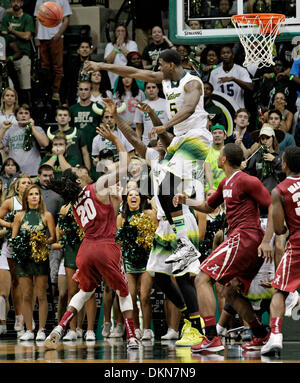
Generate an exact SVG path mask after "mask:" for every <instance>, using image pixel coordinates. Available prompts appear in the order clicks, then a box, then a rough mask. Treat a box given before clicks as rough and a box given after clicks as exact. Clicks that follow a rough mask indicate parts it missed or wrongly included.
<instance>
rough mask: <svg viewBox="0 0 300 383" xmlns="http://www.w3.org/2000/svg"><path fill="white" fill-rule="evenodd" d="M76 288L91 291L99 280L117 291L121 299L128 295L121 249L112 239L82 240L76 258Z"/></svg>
mask: <svg viewBox="0 0 300 383" xmlns="http://www.w3.org/2000/svg"><path fill="white" fill-rule="evenodd" d="M76 266H77V268H78V270H79V271H78V274H77V279H78V280H79V285H78V287H79V288H80V289H82V290H83V291H86V292H88V291H92V290H94V289H95V288H96V287H97V286H98V285H99V282H100V281H101V279H102V278H103V279H105V281H106V282H107V284H108V285H109V286H110V287H111V288H112V289H113V290H115V291H116V290H119V291H120V296H121V297H126V296H127V295H128V294H129V289H128V281H127V278H126V275H125V271H124V267H123V258H122V254H121V248H120V246H119V245H118V244H116V242H115V241H114V240H113V239H100V240H95V239H89V238H84V240H83V242H82V244H81V246H80V248H79V251H78V254H77V257H76Z"/></svg>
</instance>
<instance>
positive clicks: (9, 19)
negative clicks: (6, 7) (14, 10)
mask: <svg viewBox="0 0 300 383" xmlns="http://www.w3.org/2000/svg"><path fill="white" fill-rule="evenodd" d="M9 23H11V25H12V28H13V29H15V30H16V31H20V32H31V33H34V22H33V18H32V16H30V15H29V14H28V13H23V15H22V16H21V17H16V16H14V15H10V14H7V15H6V16H4V18H3V20H2V26H1V29H2V31H7V32H9V31H8V25H9ZM16 42H17V45H18V47H19V49H20V51H21V52H22V53H23V54H26V55H28V56H30V53H31V45H30V41H28V40H24V39H20V38H18V37H16Z"/></svg>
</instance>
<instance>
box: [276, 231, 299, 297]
mask: <svg viewBox="0 0 300 383" xmlns="http://www.w3.org/2000/svg"><path fill="white" fill-rule="evenodd" d="M272 286H273V287H274V288H275V289H277V290H281V291H286V292H289V293H293V292H294V291H296V290H297V289H298V287H299V286H300V238H299V235H298V238H295V237H293V236H292V237H290V239H289V241H288V242H287V244H286V247H285V252H284V254H283V257H282V258H281V261H280V263H279V265H278V268H277V270H276V272H275V276H274V279H273V283H272Z"/></svg>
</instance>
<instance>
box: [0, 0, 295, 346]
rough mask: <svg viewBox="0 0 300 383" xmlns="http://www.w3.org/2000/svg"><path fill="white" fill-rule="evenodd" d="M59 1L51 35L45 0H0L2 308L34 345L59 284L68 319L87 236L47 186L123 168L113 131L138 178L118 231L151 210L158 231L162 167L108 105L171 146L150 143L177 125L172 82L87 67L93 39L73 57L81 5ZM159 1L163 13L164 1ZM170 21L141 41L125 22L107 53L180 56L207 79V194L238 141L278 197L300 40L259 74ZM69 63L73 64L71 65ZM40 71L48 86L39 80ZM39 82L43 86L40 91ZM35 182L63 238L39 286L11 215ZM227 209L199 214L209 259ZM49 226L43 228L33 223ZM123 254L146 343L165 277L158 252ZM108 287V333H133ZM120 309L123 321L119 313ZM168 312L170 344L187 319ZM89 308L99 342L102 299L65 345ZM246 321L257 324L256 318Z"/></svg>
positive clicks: (127, 193)
mask: <svg viewBox="0 0 300 383" xmlns="http://www.w3.org/2000/svg"><path fill="white" fill-rule="evenodd" d="M57 2H58V3H60V4H61V5H62V7H63V12H64V17H63V21H62V23H61V24H60V25H59V26H58V27H57V28H51V29H49V28H45V27H43V26H42V25H41V24H40V23H39V22H38V20H37V19H36V14H37V8H38V7H39V5H40V4H41V3H42V0H38V1H37V2H36V4H35V8H34V9H33V7H32V4H31V3H32V2H27V3H26V2H25V1H24V2H23V1H22V0H7V1H4V0H2V1H1V0H0V19H1V20H0V22H1V29H0V31H1V36H3V37H4V38H5V41H6V57H7V58H6V61H5V65H6V66H5V68H6V70H7V78H5V76H4V75H3V73H2V77H1V78H2V83H1V90H0V92H1V105H0V151H1V159H0V161H1V171H0V186H1V188H0V190H1V193H0V201H1V206H0V226H1V230H0V237H1V240H2V244H1V246H2V250H1V262H0V306H1V304H2V305H3V304H4V305H5V304H6V302H7V301H8V299H9V297H10V296H11V299H12V303H13V307H14V311H15V327H14V328H15V330H16V331H17V333H18V336H19V337H20V339H21V340H22V339H23V340H28V339H32V338H30V336H31V335H30V334H29V335H28V334H27V335H26V332H25V328H26V330H27V331H29V332H32V331H33V330H34V325H35V324H34V322H33V317H32V305H30V303H31V302H32V300H33V298H34V297H36V298H37V300H38V303H39V328H38V333H37V337H36V339H37V340H44V339H45V323H46V320H47V302H46V300H47V296H46V289H47V284H48V283H49V284H50V285H51V287H52V290H53V294H54V295H55V294H56V295H57V296H58V311H57V320H59V319H60V318H61V315H62V313H63V312H64V308H65V306H66V303H67V302H68V301H70V299H71V298H72V296H73V295H74V294H75V293H76V292H77V291H78V287H77V284H76V282H75V281H74V278H73V276H74V274H75V272H76V264H75V258H76V251H77V250H78V246H79V244H80V241H79V240H78V238H77V237H76V235H77V236H78V233H77V234H76V233H75V232H72V233H71V231H72V230H73V228H72V225H74V222H73V221H72V220H71V218H70V217H71V213H70V207H69V206H64V205H63V202H62V199H61V198H60V197H59V196H58V195H57V194H56V193H55V192H53V191H51V190H50V189H49V188H48V187H47V180H49V179H50V178H51V177H54V178H56V179H58V178H59V177H60V176H61V174H62V172H63V171H64V170H66V169H68V168H71V167H77V168H78V169H80V170H81V171H82V172H83V173H85V174H86V184H88V183H92V182H94V181H96V180H97V179H98V178H99V176H101V175H103V174H105V173H107V172H109V171H111V169H112V168H114V167H115V166H116V164H117V163H118V160H119V156H118V151H117V148H116V147H115V146H114V145H113V144H112V142H111V141H110V140H108V139H106V138H105V137H103V136H102V135H101V134H100V131H99V126H101V124H104V125H105V126H107V127H109V128H110V129H111V130H112V131H113V132H114V133H115V134H116V135H117V136H118V137H119V139H120V140H121V142H122V143H123V145H124V146H125V148H126V150H127V151H128V153H129V157H130V165H129V171H128V176H127V179H126V180H125V181H124V183H123V184H122V185H121V186H122V190H123V195H122V196H121V198H123V201H122V209H121V211H120V213H119V215H118V217H117V227H118V235H119V236H120V238H121V237H122V231H123V235H124V230H127V231H128V232H130V220H131V219H132V218H133V217H134V216H135V215H136V214H141V213H145V214H146V215H147V217H149V218H150V219H151V221H152V223H153V225H154V226H155V225H157V218H156V211H157V210H156V206H155V203H154V199H153V190H152V181H151V176H152V174H151V171H150V165H149V163H147V161H146V160H145V159H144V158H143V157H142V156H141V154H140V152H139V150H138V149H137V147H135V146H133V145H132V144H131V143H130V142H129V141H128V140H127V138H125V136H124V135H123V134H122V133H121V131H120V130H119V128H118V124H117V122H116V120H115V117H114V116H113V115H112V114H111V113H110V112H109V110H107V109H106V104H105V99H106V98H110V99H112V100H113V101H115V102H116V103H118V107H119V109H120V112H119V113H120V116H121V117H122V118H123V119H124V120H125V121H127V122H128V123H129V124H130V126H131V129H132V130H134V131H135V132H136V135H137V140H138V141H139V142H142V143H143V144H144V145H146V146H147V147H155V148H157V149H158V150H159V143H158V140H157V137H152V138H151V139H150V138H149V132H150V130H151V128H152V127H153V119H154V118H155V116H156V117H158V118H159V119H160V120H161V122H162V124H163V123H164V122H166V121H167V120H168V117H167V111H166V102H165V99H164V95H163V93H162V89H161V86H160V85H157V84H154V83H150V82H148V83H145V82H143V81H140V80H135V79H131V78H127V77H123V78H122V77H119V76H117V75H115V74H113V73H109V72H106V71H97V72H94V73H91V74H89V73H86V72H84V71H83V64H84V62H85V61H86V60H90V59H91V57H92V54H93V52H94V47H93V42H92V41H91V38H83V39H82V40H81V41H79V42H78V47H77V51H76V54H73V55H70V56H69V57H66V56H64V54H63V53H64V48H66V47H64V32H65V31H66V29H67V27H68V25H69V18H70V15H71V14H72V10H71V7H70V5H69V3H68V1H67V0H57ZM149 3H151V2H149ZM219 3H220V4H219V7H220V12H221V13H222V14H226V12H228V10H227V8H228V6H229V7H230V4H231V3H232V2H230V1H227V0H226V1H225V0H220V2H219ZM256 3H258V1H254V5H257V4H256ZM266 3H268V2H266ZM151 4H152V8H154V5H153V2H152V3H151ZM231 5H232V4H231ZM226 7H227V8H226ZM153 20H154V18H153ZM160 21H161V20H160ZM160 21H159V20H158V21H157V23H155V22H153V23H151V17H147V23H148V22H149V25H139V24H137V34H136V37H137V40H138V41H134V40H132V39H131V38H130V37H129V33H128V30H127V27H126V26H125V25H124V24H119V25H116V27H115V29H114V36H113V38H112V41H111V42H108V43H107V45H106V47H105V52H104V61H105V62H107V63H115V64H119V65H130V66H134V67H137V68H144V69H148V70H153V71H158V70H159V62H158V58H159V54H160V52H162V51H163V50H165V49H174V50H177V51H178V52H179V53H180V55H181V59H182V65H183V67H184V69H185V71H187V72H190V73H191V74H195V75H197V76H199V77H200V78H201V79H202V81H203V83H204V95H203V96H204V103H205V110H206V111H207V113H208V122H207V129H209V130H210V131H211V132H212V135H213V145H212V147H211V148H210V151H209V154H208V156H207V159H206V161H205V166H204V171H205V181H204V182H205V198H208V197H209V196H210V195H211V194H212V193H213V191H214V190H216V189H217V187H218V185H219V183H220V182H221V181H222V179H223V178H224V177H225V174H224V172H223V171H222V169H219V168H218V156H219V153H220V150H221V149H222V148H223V147H224V145H225V144H226V143H227V142H232V143H236V144H237V145H239V146H240V147H241V148H242V150H243V153H244V162H243V171H245V172H247V173H248V174H251V175H254V176H256V177H258V178H259V179H260V180H261V181H262V183H263V184H264V185H265V187H266V188H267V189H268V190H269V191H270V192H271V191H272V189H273V188H274V187H275V186H276V185H277V184H278V183H279V182H280V181H282V180H283V179H284V177H285V175H284V173H283V172H282V169H281V156H282V153H283V151H284V150H285V149H286V148H287V147H289V146H300V114H299V112H300V56H299V54H300V49H298V48H299V42H300V41H298V39H293V40H291V41H286V42H280V43H276V44H275V45H274V57H273V59H274V63H275V65H274V66H270V67H268V68H262V69H258V68H257V67H256V66H255V65H253V66H251V68H244V67H243V66H242V63H243V48H242V47H241V46H240V44H234V45H230V44H229V45H227V44H226V45H225V44H223V45H222V44H212V45H203V44H199V45H197V46H190V45H176V44H174V43H173V42H172V41H170V39H169V37H168V36H167V35H166V34H165V32H164V30H163V28H162V25H161V23H160ZM199 25H200V24H197V22H194V21H193V22H190V23H189V27H190V28H191V29H198V28H199ZM220 27H223V28H224V27H227V26H226V25H224V23H223V24H222V25H216V28H220ZM37 49H38V50H39V54H40V62H39V65H40V67H39V69H38V72H36V67H35V65H36V57H35V53H36V51H37ZM64 59H65V60H67V62H63V60H64ZM65 68H67V70H65ZM37 73H38V76H39V81H38V83H37V82H36V81H35V77H34V76H36V75H37ZM35 87H38V88H37V89H38V92H37V91H36V89H35ZM214 91H217V92H221V93H223V94H225V95H226V96H228V97H229V98H231V99H232V100H233V101H234V102H235V103H236V104H237V106H238V107H237V109H236V112H235V115H234V128H233V131H232V133H231V134H230V135H228V131H227V128H228V126H227V119H226V116H225V115H224V113H223V111H222V109H221V108H220V107H219V106H217V105H216V104H215V103H214V101H213V99H212V94H213V92H214ZM103 99H104V101H103ZM45 107H49V108H51V113H50V114H48V115H47V119H46V120H45V119H43V118H41V114H40V110H44V108H45ZM31 185H37V186H38V187H39V190H40V191H41V194H42V196H43V199H44V202H45V205H46V209H47V211H49V212H50V213H51V215H52V217H53V221H54V223H53V225H54V224H55V225H56V237H57V238H56V241H55V242H54V243H52V245H51V246H50V245H49V248H50V251H49V256H48V258H47V260H46V261H45V265H44V266H45V267H44V268H42V269H41V268H40V269H38V270H36V269H32V270H30V274H29V275H30V276H31V281H32V283H33V282H34V283H33V284H29V283H28V281H26V277H24V275H26V273H25V274H24V272H23V271H22V270H21V269H20V267H17V264H16V261H15V258H14V257H13V250H12V248H11V247H10V246H11V245H10V242H11V241H10V238H11V230H10V229H11V226H12V223H11V221H10V217H11V213H13V212H16V211H20V210H22V209H25V206H24V203H25V202H26V198H28V192H27V193H25V192H26V190H27V189H28V187H31ZM83 186H84V185H83ZM116 192H118V193H119V192H120V191H116ZM28 209H29V208H28ZM29 210H30V209H29ZM27 213H28V212H27V211H26V214H27ZM224 213H225V212H224V209H223V208H218V209H217V210H216V211H214V212H213V213H212V214H208V215H204V214H197V220H198V222H199V232H200V238H201V239H202V241H201V243H200V247H199V250H200V252H201V257H202V258H203V259H205V258H206V257H207V255H208V254H210V252H211V251H212V249H214V248H215V247H216V244H217V243H218V241H220V238H223V237H224V235H226V219H225V214H224ZM66 217H67V218H66ZM262 217H265V214H262ZM63 218H64V223H63V224H62V223H61V222H62V221H63ZM28 219H29V218H28ZM32 219H33V218H32ZM38 223H39V221H38V222H35V221H34V222H32V223H31V225H33V226H36V225H38ZM48 223H49V221H48ZM53 225H52V224H51V223H50V224H49V226H48V234H47V235H48V236H50V237H51V232H52V230H53ZM45 230H46V229H45ZM67 230H70V233H71V234H70V236H71V237H72V236H74V243H71V242H70V241H69V242H68V241H66V239H65V237H66V232H67ZM46 231H47V230H46ZM75 231H76V230H75ZM49 232H50V233H49ZM75 237H76V238H77V241H75ZM285 241H286V237H285V236H278V238H276V241H275V245H274V246H275V249H276V257H277V258H276V259H277V260H279V259H280V257H281V256H282V254H283V250H284V246H285ZM76 249H77V250H76ZM122 250H123V256H124V264H125V271H126V274H127V277H128V282H129V287H130V293H131V295H132V298H133V304H134V315H135V316H134V324H135V328H136V330H137V331H136V334H137V335H138V336H139V337H140V338H142V339H152V338H153V337H154V335H155V334H154V333H153V331H152V329H151V315H152V309H151V303H150V294H151V288H152V285H153V279H152V277H151V276H150V275H149V274H148V273H146V269H145V267H146V262H147V253H145V254H144V253H143V256H141V257H140V259H139V262H135V261H134V260H132V259H131V257H130V251H129V249H128V248H123V249H122ZM139 251H141V250H139ZM4 255H5V260H4V259H3V258H4ZM6 258H7V261H6ZM202 258H201V259H202ZM48 275H49V280H48ZM33 276H37V278H33ZM104 285H105V286H104V296H103V302H104V323H103V332H102V334H103V336H105V337H108V336H110V337H120V336H123V334H124V331H125V326H124V323H123V322H122V316H121V314H120V310H119V308H118V299H117V298H116V295H115V293H114V291H112V290H111V289H110V288H109V286H107V284H106V283H105V281H104ZM220 291H221V290H220V287H219V286H218V284H216V294H217V296H218V303H219V312H220V313H222V311H223V309H224V306H225V301H224V297H222V295H221V292H220ZM34 294H35V295H34ZM3 300H4V303H3V302H2V301H3ZM138 301H140V303H141V311H142V315H143V321H144V324H143V328H144V331H143V329H142V328H140V320H139V308H138V304H137V302H138ZM113 302H115V304H114V318H115V323H113V321H112V318H111V310H112V306H113ZM30 307H31V308H30ZM165 307H166V318H167V322H168V332H167V334H166V335H165V337H162V339H178V337H179V333H178V331H179V322H180V313H179V311H178V310H177V309H176V308H175V306H174V305H173V304H172V303H171V302H170V301H168V300H167V299H166V305H165ZM85 313H86V315H87V321H88V325H87V329H86V330H87V331H86V333H85V338H86V339H87V340H91V339H95V325H96V324H95V317H96V299H95V296H93V297H92V298H91V299H90V300H89V301H88V302H87V303H86V305H85V311H84V313H81V314H80V315H78V318H75V319H73V320H72V322H71V326H70V330H69V332H68V333H67V334H66V335H65V338H64V339H65V340H75V339H77V338H78V337H82V336H83V328H82V326H83V320H84V314H85ZM0 315H1V308H0ZM5 318H6V314H5V315H4V317H3V313H2V317H1V316H0V336H1V334H4V333H5V332H6V322H5ZM223 318H224V315H223V316H221V321H220V324H219V326H220V328H221V330H222V331H223V329H224V328H225V327H227V328H229V327H230V325H229V324H228V323H225V320H224V321H223V322H222V320H223ZM25 322H26V326H25V327H24V325H25ZM244 325H245V327H247V324H246V323H244ZM221 330H220V331H221ZM245 334H246V333H245ZM245 339H246V338H245Z"/></svg>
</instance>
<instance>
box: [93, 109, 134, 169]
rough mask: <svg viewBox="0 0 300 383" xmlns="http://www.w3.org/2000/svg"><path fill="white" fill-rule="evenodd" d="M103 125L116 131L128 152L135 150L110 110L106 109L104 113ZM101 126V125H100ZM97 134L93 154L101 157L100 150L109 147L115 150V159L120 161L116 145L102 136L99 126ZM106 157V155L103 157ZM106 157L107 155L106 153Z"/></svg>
mask: <svg viewBox="0 0 300 383" xmlns="http://www.w3.org/2000/svg"><path fill="white" fill-rule="evenodd" d="M103 125H106V126H109V128H110V129H111V130H113V131H114V133H115V134H116V136H117V137H118V139H119V140H120V141H121V142H122V144H123V145H124V146H125V149H126V151H127V152H128V153H132V154H133V152H134V148H133V146H132V145H131V144H130V143H129V142H128V141H127V140H126V138H125V137H124V136H123V134H122V133H121V132H120V130H119V129H118V127H117V125H116V121H115V119H114V116H113V115H112V114H111V113H110V112H109V111H108V110H104V114H103ZM100 127H101V125H100ZM97 133H98V134H97V135H96V137H95V138H94V140H93V149H92V156H99V157H100V152H101V151H102V150H103V149H109V150H111V151H112V152H113V161H114V162H116V161H119V155H118V151H117V148H116V146H115V145H114V144H113V143H111V141H109V140H107V139H105V138H104V137H102V136H101V134H100V130H99V128H97ZM102 158H104V157H102ZM106 158H108V157H107V155H106Z"/></svg>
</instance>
